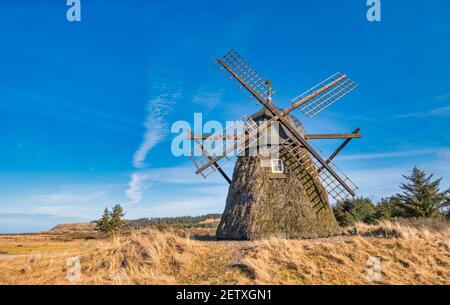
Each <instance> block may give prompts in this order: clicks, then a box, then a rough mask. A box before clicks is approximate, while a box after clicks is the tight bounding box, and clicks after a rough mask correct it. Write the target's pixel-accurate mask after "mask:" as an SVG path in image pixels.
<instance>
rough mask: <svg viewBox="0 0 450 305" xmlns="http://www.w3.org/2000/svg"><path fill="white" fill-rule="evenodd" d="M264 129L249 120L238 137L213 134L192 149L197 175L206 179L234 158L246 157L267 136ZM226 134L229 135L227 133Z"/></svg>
mask: <svg viewBox="0 0 450 305" xmlns="http://www.w3.org/2000/svg"><path fill="white" fill-rule="evenodd" d="M238 122H239V121H238ZM263 127H264V126H263V125H261V126H258V124H257V123H256V122H255V121H253V120H252V119H250V118H249V119H247V120H246V121H245V122H243V123H242V126H241V128H238V130H239V129H241V130H242V131H240V132H239V133H238V134H237V135H236V136H228V137H226V138H225V139H224V138H223V136H220V137H217V135H214V134H213V135H210V136H209V137H208V138H206V139H205V140H203V141H198V142H199V143H200V142H201V144H199V143H197V145H195V146H194V147H193V148H192V151H191V157H190V158H191V161H192V163H194V166H195V167H196V168H197V171H196V173H198V174H201V175H202V176H203V177H204V178H206V177H208V176H209V175H211V174H212V173H213V172H215V171H217V170H218V169H219V168H220V167H221V166H223V165H224V164H225V163H227V162H228V161H230V160H231V159H232V157H234V156H241V155H244V154H245V153H246V152H247V150H249V149H255V148H257V146H258V143H259V141H260V139H263V138H264V137H265V136H266V135H265V132H264V128H263ZM224 134H228V133H227V132H226V131H225V132H224ZM247 153H248V152H247Z"/></svg>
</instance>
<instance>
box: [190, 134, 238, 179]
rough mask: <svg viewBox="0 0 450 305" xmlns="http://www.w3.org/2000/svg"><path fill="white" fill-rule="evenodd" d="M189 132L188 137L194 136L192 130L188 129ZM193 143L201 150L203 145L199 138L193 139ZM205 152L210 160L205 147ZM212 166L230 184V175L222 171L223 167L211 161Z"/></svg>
mask: <svg viewBox="0 0 450 305" xmlns="http://www.w3.org/2000/svg"><path fill="white" fill-rule="evenodd" d="M188 133H189V137H190V138H194V135H193V134H192V132H190V131H188ZM195 143H196V144H197V146H198V147H199V148H200V149H201V150H203V145H202V143H200V141H199V140H197V139H195ZM205 151H206V153H207V157H208V159H209V160H212V156H211V155H210V154H209V151H208V150H207V149H205ZM213 166H214V167H215V168H216V169H217V171H218V172H219V173H220V174H221V175H222V176H223V177H224V178H225V180H227V182H228V183H229V184H231V179H230V177H228V175H227V174H226V173H225V172H224V171H223V169H222V168H221V167H220V166H219V164H217V162H213Z"/></svg>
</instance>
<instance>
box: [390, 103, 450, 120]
mask: <svg viewBox="0 0 450 305" xmlns="http://www.w3.org/2000/svg"><path fill="white" fill-rule="evenodd" d="M448 116H450V105H449V106H444V107H438V108H434V109H430V110H427V111H418V112H410V113H404V114H399V115H396V117H397V118H411V117H413V118H424V117H448Z"/></svg>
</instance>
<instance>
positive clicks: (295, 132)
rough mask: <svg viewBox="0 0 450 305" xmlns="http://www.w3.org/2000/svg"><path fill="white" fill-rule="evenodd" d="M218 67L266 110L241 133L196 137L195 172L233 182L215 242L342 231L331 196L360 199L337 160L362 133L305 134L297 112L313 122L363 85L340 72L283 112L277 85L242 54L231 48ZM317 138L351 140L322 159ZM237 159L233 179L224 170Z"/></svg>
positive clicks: (311, 235) (256, 116) (316, 234)
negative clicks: (272, 141)
mask: <svg viewBox="0 0 450 305" xmlns="http://www.w3.org/2000/svg"><path fill="white" fill-rule="evenodd" d="M217 64H218V65H219V67H220V68H221V70H223V71H225V72H226V73H227V74H229V77H230V79H234V80H236V81H237V82H238V84H239V86H240V88H241V89H245V91H247V92H248V93H249V95H250V97H252V98H256V100H257V102H258V103H260V104H262V106H263V107H262V109H261V110H260V111H258V112H256V113H255V114H253V115H252V116H250V117H248V118H246V119H245V120H244V122H243V125H242V127H243V128H242V131H241V132H235V131H231V132H228V131H223V133H222V134H213V135H204V134H201V135H197V134H190V138H191V139H192V140H193V141H194V142H195V144H196V145H194V149H193V154H192V157H191V159H192V161H193V163H194V165H195V167H196V173H197V174H201V175H202V176H203V177H205V178H206V177H207V176H208V175H209V174H211V173H213V172H216V171H218V172H219V173H220V174H221V175H222V176H223V177H224V178H225V180H226V181H227V182H228V183H230V188H229V191H228V197H227V201H226V207H225V211H224V213H223V215H222V219H221V222H220V224H219V227H218V229H217V238H219V239H255V238H263V237H267V236H270V235H281V236H285V237H288V238H301V237H319V236H329V235H333V234H336V233H337V232H338V230H339V227H338V224H337V222H336V219H335V218H334V216H333V213H332V210H331V206H330V203H329V199H328V197H329V196H330V197H332V198H334V199H335V200H342V199H345V198H347V197H349V196H355V190H356V186H355V185H354V184H353V183H352V181H351V180H350V179H349V178H348V177H347V176H345V175H344V174H343V173H342V172H341V171H339V170H338V169H337V168H336V166H335V165H334V164H333V162H332V160H333V159H334V158H335V157H336V155H337V154H338V153H339V152H340V151H341V150H342V149H343V148H344V146H346V145H347V144H348V143H349V142H350V140H351V139H353V138H360V137H361V135H360V134H359V133H358V132H359V128H357V129H356V130H355V131H353V133H351V134H307V133H305V131H304V128H303V126H302V124H301V122H300V121H299V120H298V119H297V118H295V117H293V116H292V115H291V112H292V111H293V110H295V109H297V108H298V109H300V110H301V111H302V112H303V113H304V114H305V115H306V116H307V117H308V118H312V117H314V116H315V115H316V114H318V113H320V112H321V111H322V110H324V109H325V108H327V107H328V106H330V105H331V104H333V103H334V102H336V101H337V100H339V99H340V98H342V97H343V96H344V95H346V94H347V93H349V92H350V91H351V90H353V89H354V88H355V87H356V86H357V84H356V83H355V82H353V81H351V80H350V79H349V78H347V76H346V75H344V74H341V73H336V74H334V75H332V76H331V77H329V78H328V79H326V80H324V81H323V82H321V83H319V84H318V85H316V86H315V87H313V88H311V89H310V90H308V91H306V92H305V93H303V94H301V95H299V96H298V97H296V98H294V99H293V100H292V101H291V102H292V105H291V106H290V107H289V108H287V109H284V110H283V109H281V108H278V107H277V106H276V105H275V103H274V102H273V101H272V95H273V94H274V93H275V90H274V88H273V87H272V85H271V82H270V81H268V80H267V79H265V78H263V77H262V76H261V75H260V74H259V73H258V72H256V70H255V69H253V68H252V67H251V66H250V65H249V64H248V63H247V62H246V61H245V60H244V59H243V58H242V57H241V56H240V55H239V54H238V53H237V52H235V51H234V50H231V51H230V52H228V53H227V54H226V55H225V56H223V57H222V58H219V59H217ZM275 126H277V127H278V128H274V127H275ZM269 133H270V134H271V135H270V136H273V135H274V134H275V136H276V138H277V142H276V143H275V144H267V142H266V141H262V142H261V139H263V138H264V139H266V138H267V136H268V134H269ZM314 139H345V140H344V141H343V143H342V144H341V145H340V146H339V147H338V148H337V149H336V151H335V152H334V153H333V154H331V155H330V156H328V157H323V156H322V152H321V151H320V150H319V149H318V148H317V147H316V146H315V145H314V144H313V143H312V142H313V140H314ZM255 143H257V149H256V151H257V153H256V154H254V153H250V151H252V152H253V151H255V150H254V149H252V148H254V144H255ZM258 143H263V145H260V144H258ZM262 147H263V148H264V150H263V149H262ZM274 151H276V154H273V152H274ZM263 152H264V153H263ZM268 152H269V153H268ZM233 154H235V155H237V156H238V158H237V161H236V165H235V168H234V172H233V177H232V179H230V178H229V177H228V176H227V175H226V173H225V172H224V171H223V169H222V168H221V166H222V165H223V164H224V163H225V162H226V161H228V160H230V159H231V156H232V155H233ZM274 156H275V157H274Z"/></svg>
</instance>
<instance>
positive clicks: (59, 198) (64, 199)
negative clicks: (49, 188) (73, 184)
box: [29, 191, 104, 204]
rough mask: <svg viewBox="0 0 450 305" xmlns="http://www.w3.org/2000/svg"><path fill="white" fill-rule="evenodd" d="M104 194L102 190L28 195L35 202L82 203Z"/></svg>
mask: <svg viewBox="0 0 450 305" xmlns="http://www.w3.org/2000/svg"><path fill="white" fill-rule="evenodd" d="M103 195H104V192H103V191H102V192H94V193H83V194H76V193H72V192H57V193H51V194H37V195H32V196H30V197H29V199H30V200H31V201H34V202H36V203H45V204H52V203H57V204H61V203H83V202H89V201H92V200H94V199H98V198H100V197H102V196H103Z"/></svg>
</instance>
